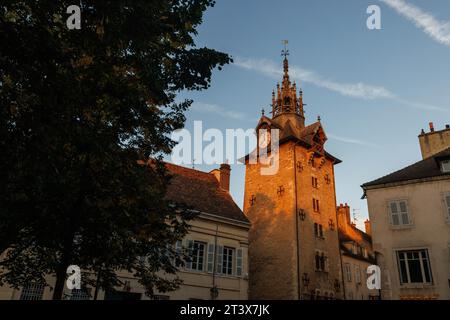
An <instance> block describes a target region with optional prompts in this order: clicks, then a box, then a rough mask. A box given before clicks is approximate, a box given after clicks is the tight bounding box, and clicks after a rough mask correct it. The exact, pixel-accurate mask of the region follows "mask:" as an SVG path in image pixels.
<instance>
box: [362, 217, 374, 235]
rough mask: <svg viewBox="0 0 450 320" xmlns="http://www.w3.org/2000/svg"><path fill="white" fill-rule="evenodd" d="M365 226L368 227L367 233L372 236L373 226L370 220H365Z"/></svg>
mask: <svg viewBox="0 0 450 320" xmlns="http://www.w3.org/2000/svg"><path fill="white" fill-rule="evenodd" d="M364 227H365V229H366V233H367V234H368V235H369V236H371V235H372V226H371V224H370V220H369V219H367V220H366V221H364Z"/></svg>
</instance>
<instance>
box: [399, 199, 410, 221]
mask: <svg viewBox="0 0 450 320" xmlns="http://www.w3.org/2000/svg"><path fill="white" fill-rule="evenodd" d="M399 205H400V212H401V214H402V224H409V217H408V207H407V205H406V201H400V202H399Z"/></svg>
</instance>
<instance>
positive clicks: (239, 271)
mask: <svg viewBox="0 0 450 320" xmlns="http://www.w3.org/2000/svg"><path fill="white" fill-rule="evenodd" d="M243 265H244V264H243V252H242V249H237V253H236V275H237V276H238V277H240V276H242V269H243Z"/></svg>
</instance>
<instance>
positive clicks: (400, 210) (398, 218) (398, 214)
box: [389, 200, 411, 226]
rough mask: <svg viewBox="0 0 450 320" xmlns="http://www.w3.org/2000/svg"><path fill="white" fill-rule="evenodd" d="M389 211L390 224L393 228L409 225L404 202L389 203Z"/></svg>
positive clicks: (406, 206)
mask: <svg viewBox="0 0 450 320" xmlns="http://www.w3.org/2000/svg"><path fill="white" fill-rule="evenodd" d="M389 211H390V216H391V224H392V225H393V226H402V225H409V224H411V221H410V218H409V213H408V205H407V202H406V200H397V201H391V202H390V203H389Z"/></svg>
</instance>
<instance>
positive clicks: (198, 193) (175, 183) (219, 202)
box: [166, 163, 249, 222]
mask: <svg viewBox="0 0 450 320" xmlns="http://www.w3.org/2000/svg"><path fill="white" fill-rule="evenodd" d="M166 168H167V169H168V171H169V173H170V174H171V175H172V179H171V180H170V185H169V187H168V189H167V198H168V199H170V200H173V201H176V202H180V203H184V204H186V205H187V206H189V207H191V208H192V209H194V210H198V211H200V212H204V213H209V214H212V215H216V216H220V217H224V218H228V219H234V220H238V221H242V222H249V221H248V219H247V218H246V217H245V215H244V213H243V212H242V210H241V209H240V208H239V207H238V206H237V205H236V203H235V202H234V200H233V198H232V197H231V195H230V193H229V192H228V191H226V190H224V189H222V188H221V187H220V185H219V182H218V181H217V179H216V178H215V177H214V175H213V174H211V173H207V172H203V171H199V170H195V169H190V168H186V167H181V166H177V165H174V164H171V163H166Z"/></svg>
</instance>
